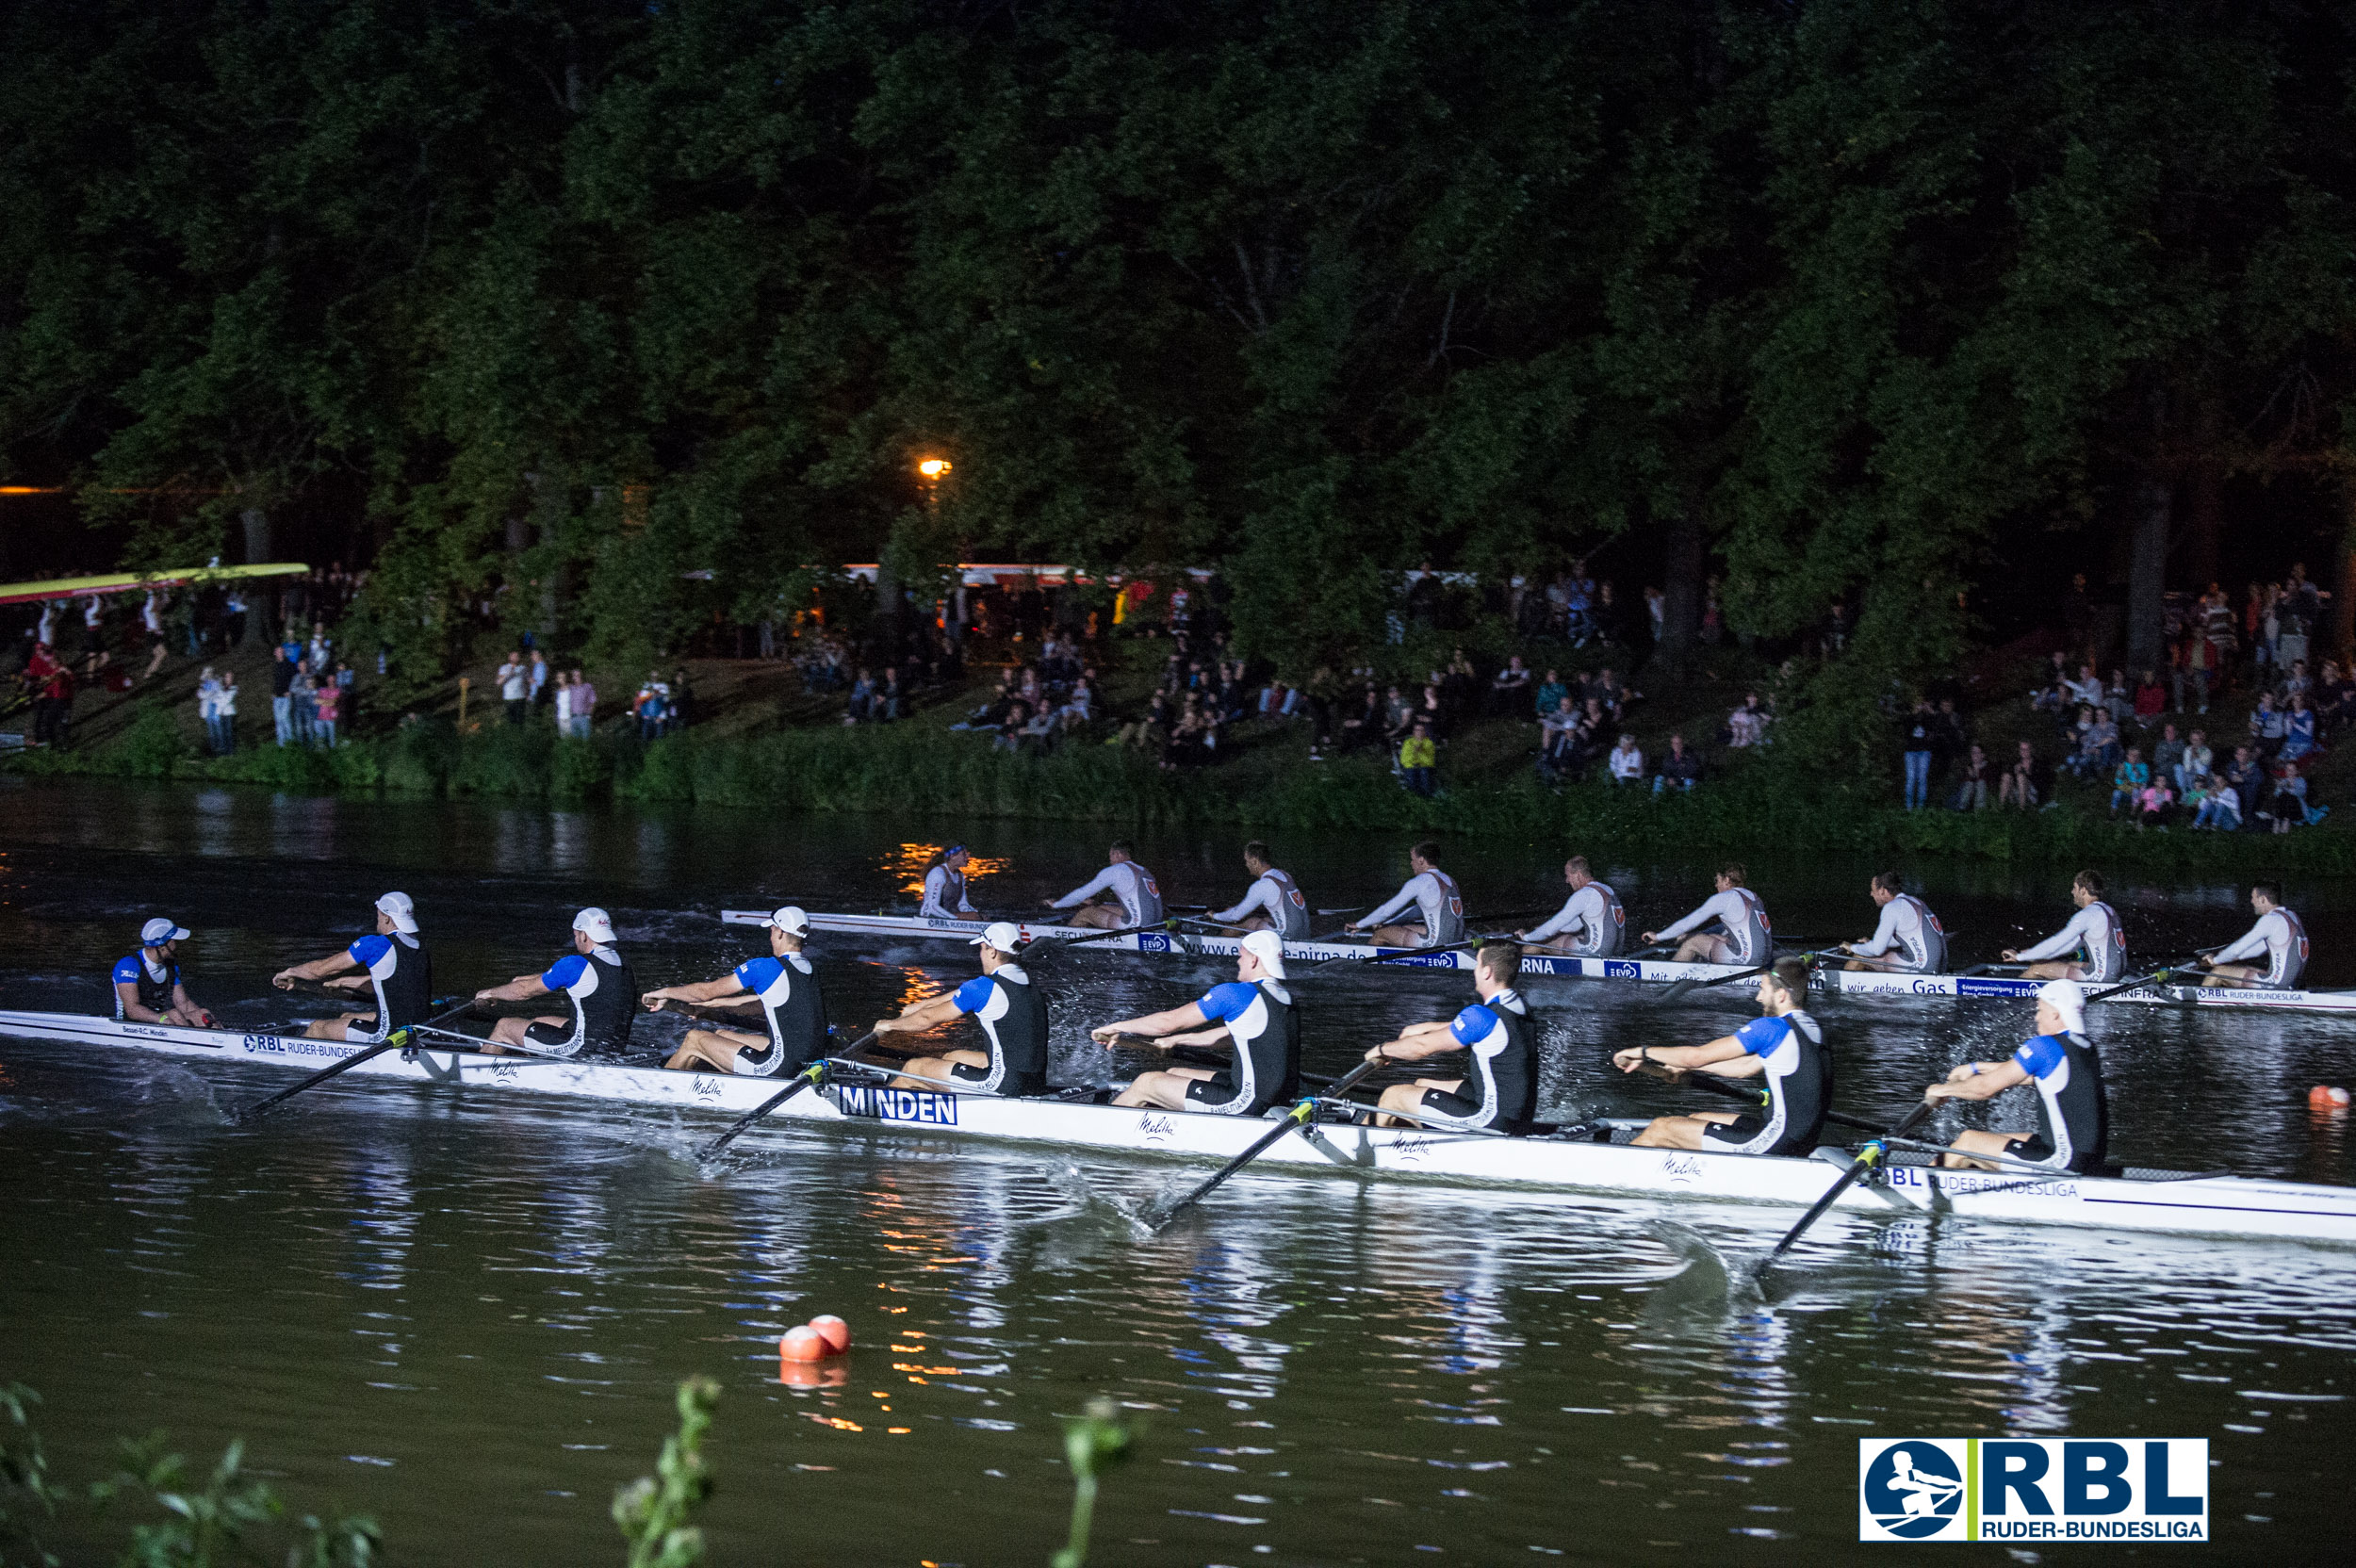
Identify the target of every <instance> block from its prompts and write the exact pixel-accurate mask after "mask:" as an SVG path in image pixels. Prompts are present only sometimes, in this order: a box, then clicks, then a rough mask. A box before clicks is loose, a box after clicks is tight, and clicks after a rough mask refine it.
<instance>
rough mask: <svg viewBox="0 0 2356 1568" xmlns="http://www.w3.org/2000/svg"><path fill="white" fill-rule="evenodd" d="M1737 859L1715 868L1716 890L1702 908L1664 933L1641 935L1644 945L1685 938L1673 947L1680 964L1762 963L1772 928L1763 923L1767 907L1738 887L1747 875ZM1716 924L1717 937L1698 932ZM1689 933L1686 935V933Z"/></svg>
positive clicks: (1741, 887)
mask: <svg viewBox="0 0 2356 1568" xmlns="http://www.w3.org/2000/svg"><path fill="white" fill-rule="evenodd" d="M1747 876H1748V873H1746V872H1745V871H1744V870H1743V869H1742V863H1741V862H1740V861H1737V860H1729V861H1727V862H1726V864H1725V865H1723V866H1721V867H1719V868H1718V874H1717V877H1716V881H1717V885H1718V890H1717V891H1716V892H1714V893H1712V894H1711V895H1710V897H1709V898H1707V899H1705V900H1703V901H1702V907H1700V908H1698V909H1696V910H1694V911H1693V913H1692V914H1690V915H1688V916H1686V917H1685V918H1684V919H1683V920H1681V921H1678V922H1677V923H1676V924H1675V925H1672V926H1670V927H1669V928H1668V929H1666V930H1664V931H1647V932H1645V933H1644V945H1646V946H1647V947H1649V946H1651V945H1652V944H1653V943H1655V942H1666V941H1676V940H1677V939H1678V938H1679V937H1683V938H1685V940H1684V942H1683V943H1682V944H1681V945H1680V946H1679V947H1678V948H1677V962H1678V963H1680V964H1693V963H1705V964H1740V965H1744V966H1748V965H1752V964H1763V963H1765V962H1766V961H1767V957H1768V954H1769V953H1770V951H1771V950H1772V947H1773V944H1774V941H1775V936H1774V928H1773V927H1772V926H1771V925H1769V923H1768V921H1767V906H1766V905H1765V904H1763V903H1761V902H1759V895H1758V894H1757V893H1755V892H1753V891H1751V890H1750V889H1748V888H1746V887H1744V886H1743V885H1742V884H1743V882H1744V880H1745V879H1746V877H1747ZM1711 921H1716V922H1717V923H1718V924H1719V925H1720V926H1721V927H1722V928H1723V929H1722V932H1721V933H1719V934H1714V935H1713V934H1712V933H1710V932H1708V931H1703V930H1700V929H1698V928H1699V927H1701V926H1704V925H1707V924H1709V923H1710V922H1711ZM1689 932H1691V933H1693V934H1692V935H1690V936H1688V935H1687V933H1689Z"/></svg>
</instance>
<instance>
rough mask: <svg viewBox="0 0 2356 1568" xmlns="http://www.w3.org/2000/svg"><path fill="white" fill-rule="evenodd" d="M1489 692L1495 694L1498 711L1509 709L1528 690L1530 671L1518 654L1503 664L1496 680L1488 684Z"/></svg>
mask: <svg viewBox="0 0 2356 1568" xmlns="http://www.w3.org/2000/svg"><path fill="white" fill-rule="evenodd" d="M1489 690H1490V691H1492V692H1494V693H1496V694H1497V707H1498V709H1499V710H1500V711H1503V710H1505V709H1507V708H1510V707H1511V706H1512V705H1513V702H1514V701H1515V700H1516V699H1517V698H1518V697H1520V695H1521V694H1523V693H1524V692H1526V691H1528V690H1530V670H1529V667H1528V666H1527V665H1525V664H1523V662H1522V656H1521V655H1520V654H1518V653H1517V654H1515V655H1513V657H1512V658H1511V659H1508V660H1507V661H1506V662H1505V668H1503V669H1501V670H1499V671H1498V672H1497V678H1496V679H1495V680H1492V681H1490V682H1489Z"/></svg>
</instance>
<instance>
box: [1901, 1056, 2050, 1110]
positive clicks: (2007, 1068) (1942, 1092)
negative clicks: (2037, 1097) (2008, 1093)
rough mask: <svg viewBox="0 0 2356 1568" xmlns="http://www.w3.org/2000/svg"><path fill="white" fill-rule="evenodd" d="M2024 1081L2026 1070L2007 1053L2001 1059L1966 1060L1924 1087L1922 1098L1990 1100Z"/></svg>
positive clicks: (1932, 1101)
mask: <svg viewBox="0 0 2356 1568" xmlns="http://www.w3.org/2000/svg"><path fill="white" fill-rule="evenodd" d="M2028 1081H2029V1070H2028V1069H2026V1068H2024V1067H2022V1066H2021V1064H2020V1063H2019V1062H2017V1061H2014V1060H2013V1059H2011V1058H2010V1057H2006V1058H2005V1059H2004V1061H2001V1062H1966V1063H1964V1064H1963V1065H1962V1066H1961V1067H1959V1068H1957V1069H1955V1071H1953V1072H1951V1073H1949V1074H1948V1075H1947V1078H1946V1081H1945V1082H1944V1083H1939V1084H1933V1085H1932V1086H1930V1087H1929V1088H1926V1089H1924V1090H1923V1091H1922V1098H1923V1100H1924V1101H1925V1102H1926V1103H1931V1104H1937V1103H1939V1101H1941V1100H1993V1099H1995V1098H1996V1097H1997V1096H1998V1095H2000V1094H2002V1093H2004V1091H2005V1090H2006V1089H2008V1088H2011V1087H2013V1086H2016V1085H2020V1084H2025V1083H2027V1082H2028Z"/></svg>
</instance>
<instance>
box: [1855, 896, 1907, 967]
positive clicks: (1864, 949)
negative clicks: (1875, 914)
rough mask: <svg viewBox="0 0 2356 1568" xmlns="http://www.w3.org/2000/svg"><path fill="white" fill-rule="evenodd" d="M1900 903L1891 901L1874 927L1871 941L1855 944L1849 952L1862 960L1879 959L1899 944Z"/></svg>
mask: <svg viewBox="0 0 2356 1568" xmlns="http://www.w3.org/2000/svg"><path fill="white" fill-rule="evenodd" d="M1897 940H1898V901H1897V900H1896V899H1894V898H1893V899H1891V900H1890V902H1889V903H1887V904H1885V905H1883V906H1882V918H1881V920H1880V922H1879V923H1876V924H1875V925H1874V927H1873V938H1872V939H1871V940H1869V941H1861V942H1853V943H1851V944H1850V946H1849V951H1850V952H1852V953H1854V954H1856V955H1857V956H1858V957H1860V958H1878V957H1880V956H1882V955H1883V954H1885V953H1887V952H1889V951H1890V948H1891V947H1893V946H1895V945H1896V944H1897Z"/></svg>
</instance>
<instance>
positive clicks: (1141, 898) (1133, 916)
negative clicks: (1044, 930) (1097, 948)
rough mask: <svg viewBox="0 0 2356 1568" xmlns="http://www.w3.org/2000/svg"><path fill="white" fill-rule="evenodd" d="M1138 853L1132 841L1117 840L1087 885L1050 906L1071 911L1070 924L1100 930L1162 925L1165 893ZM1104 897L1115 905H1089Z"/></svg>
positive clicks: (1107, 851) (1050, 900)
mask: <svg viewBox="0 0 2356 1568" xmlns="http://www.w3.org/2000/svg"><path fill="white" fill-rule="evenodd" d="M1104 859H1105V866H1104V870H1103V871H1100V872H1098V873H1097V874H1096V875H1095V878H1094V879H1093V880H1091V881H1089V882H1088V883H1087V884H1086V885H1085V886H1082V887H1078V888H1074V889H1072V891H1070V892H1068V893H1066V894H1064V895H1063V897H1061V898H1051V899H1049V900H1048V901H1047V907H1049V908H1050V909H1071V910H1072V913H1071V915H1070V916H1069V917H1068V920H1067V923H1069V924H1072V925H1088V926H1093V927H1095V928H1096V929H1097V930H1100V931H1119V930H1125V929H1127V928H1129V927H1132V926H1138V925H1159V924H1161V923H1162V890H1161V889H1160V888H1159V887H1157V886H1155V884H1154V881H1153V873H1152V872H1150V871H1147V870H1146V869H1145V868H1144V867H1143V866H1140V865H1138V864H1137V851H1136V850H1135V849H1133V848H1132V847H1130V844H1129V841H1128V840H1126V839H1115V840H1114V841H1112V844H1111V845H1110V847H1108V848H1107V849H1106V850H1105V851H1104ZM1100 894H1101V895H1104V896H1108V897H1110V898H1111V899H1112V900H1113V902H1112V903H1110V904H1091V903H1089V902H1088V901H1089V900H1090V899H1093V898H1096V897H1098V896H1099V895H1100ZM1074 906H1084V907H1074Z"/></svg>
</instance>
